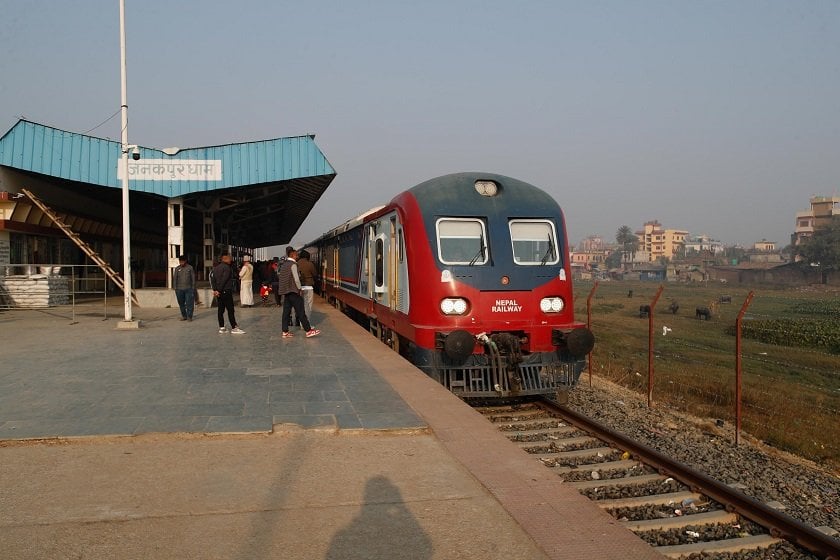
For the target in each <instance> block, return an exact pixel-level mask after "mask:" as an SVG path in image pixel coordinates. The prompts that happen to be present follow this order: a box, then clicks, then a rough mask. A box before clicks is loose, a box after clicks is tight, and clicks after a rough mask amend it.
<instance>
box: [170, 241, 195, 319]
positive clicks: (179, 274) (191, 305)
mask: <svg viewBox="0 0 840 560" xmlns="http://www.w3.org/2000/svg"><path fill="white" fill-rule="evenodd" d="M172 288H173V289H174V290H175V299H177V300H178V307H179V308H180V309H181V320H182V321H192V320H193V310H194V309H195V270H194V269H193V267H192V266H191V265H190V263H188V262H187V257H186V255H179V256H178V266H176V267H175V268H174V269H173V270H172Z"/></svg>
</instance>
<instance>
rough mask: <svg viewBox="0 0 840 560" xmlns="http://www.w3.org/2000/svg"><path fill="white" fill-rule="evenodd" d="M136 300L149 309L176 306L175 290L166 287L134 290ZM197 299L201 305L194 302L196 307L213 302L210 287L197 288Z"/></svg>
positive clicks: (207, 305) (205, 305)
mask: <svg viewBox="0 0 840 560" xmlns="http://www.w3.org/2000/svg"><path fill="white" fill-rule="evenodd" d="M134 293H135V294H137V301H138V302H139V303H140V307H147V308H150V309H163V308H165V307H173V308H175V309H177V308H178V300H176V299H175V290H168V289H166V288H143V289H140V290H135V291H134ZM198 299H199V300H200V301H201V305H200V306H199V305H198V302H196V307H210V304H211V303H212V302H213V291H212V290H211V289H210V288H198Z"/></svg>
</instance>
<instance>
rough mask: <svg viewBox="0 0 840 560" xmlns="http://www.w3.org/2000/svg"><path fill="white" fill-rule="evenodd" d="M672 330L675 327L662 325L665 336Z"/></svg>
mask: <svg viewBox="0 0 840 560" xmlns="http://www.w3.org/2000/svg"><path fill="white" fill-rule="evenodd" d="M672 330H673V329H671V327H666V326H664V325H663V326H662V336H665V335H666V334H668V333H669V332H671V331H672Z"/></svg>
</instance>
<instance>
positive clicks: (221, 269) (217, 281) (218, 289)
mask: <svg viewBox="0 0 840 560" xmlns="http://www.w3.org/2000/svg"><path fill="white" fill-rule="evenodd" d="M230 263H231V257H230V255H229V254H227V253H222V256H221V258H220V259H219V264H217V265H216V266H214V267H213V275H212V276H211V277H210V286H211V287H212V288H213V295H214V296H216V299H217V301H218V304H217V305H218V313H219V334H222V333H226V332H227V329H226V328H225V310H227V314H228V320H229V321H230V332H231V333H232V334H245V331H243V330H242V329H240V328H239V325H238V324H237V323H236V315H235V314H234V312H233V288H234V285H235V284H236V275H235V273H234V271H233V267H232V266H231V264H230Z"/></svg>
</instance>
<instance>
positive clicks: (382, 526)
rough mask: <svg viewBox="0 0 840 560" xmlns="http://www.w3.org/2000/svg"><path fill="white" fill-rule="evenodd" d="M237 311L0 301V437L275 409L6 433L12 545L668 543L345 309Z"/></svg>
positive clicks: (576, 546)
mask: <svg viewBox="0 0 840 560" xmlns="http://www.w3.org/2000/svg"><path fill="white" fill-rule="evenodd" d="M237 312H238V316H239V319H240V324H241V326H242V327H243V328H244V329H245V330H246V331H247V334H245V335H241V336H236V335H231V334H225V335H219V334H217V332H216V330H217V327H216V323H215V310H202V312H201V313H202V314H201V316H200V317H198V318H197V319H196V320H195V321H193V322H192V323H186V322H180V321H177V318H176V316H177V312H176V311H173V310H161V311H149V310H138V312H137V313H138V316H140V318H141V319H142V320H143V323H144V328H143V329H141V330H140V331H139V332H122V331H120V332H117V331H115V330H114V325H115V322H116V320H117V319H119V318H116V319H112V320H110V321H101V320H99V319H95V318H92V317H89V316H84V317H81V318H80V319H79V323H78V324H75V325H68V320H67V317H66V315H62V314H61V311H60V310H59V311H50V312H47V313H41V312H35V313H37V314H32V313H33V312H27V313H29V314H31V315H28V316H21V315H19V313H20V312H12V313H7V314H0V341H2V344H3V345H4V364H5V365H6V366H10V367H4V368H3V370H2V373H0V439H8V438H27V437H30V438H31V437H45V436H50V435H66V436H73V435H97V434H114V433H118V434H144V433H147V432H204V433H207V432H267V431H268V430H269V429H270V427H271V424H272V423H277V424H278V426H276V433H275V434H273V435H268V434H259V433H258V434H256V435H255V434H250V435H242V436H231V435H220V436H217V437H211V438H209V439H208V437H207V436H199V435H189V436H184V435H180V436H165V435H141V436H140V437H136V438H117V439H114V438H104V439H103V438H99V439H93V440H91V439H89V438H85V439H83V440H80V443H78V444H72V443H71V444H70V445H58V446H52V445H20V444H8V443H7V444H0V454H2V460H0V480H2V482H0V503H2V504H3V505H4V507H3V508H0V509H2V510H3V513H0V548H2V549H3V550H6V551H10V552H11V556H9V557H10V558H29V557H39V558H66V557H74V558H77V557H78V558H110V557H117V556H114V554H118V556H119V557H121V558H190V557H192V558H313V559H314V558H328V559H333V558H377V559H378V558H382V559H384V558H417V559H421V558H499V559H509V558H556V559H559V558H568V559H577V558H604V559H612V558H615V559H619V558H621V559H624V558H659V556H658V555H657V554H656V553H655V552H653V550H652V549H650V548H649V547H647V546H646V545H644V543H642V542H641V541H640V540H638V539H637V538H636V537H635V536H634V535H632V533H630V532H629V531H626V530H625V529H623V528H622V527H620V526H619V525H618V523H617V522H615V521H614V520H613V519H612V518H610V517H609V516H607V515H606V514H605V513H603V512H601V511H600V510H599V509H598V508H596V507H595V506H594V505H593V504H591V503H590V502H589V501H588V500H586V499H585V498H583V497H582V496H580V495H579V494H578V493H577V492H576V491H574V490H573V489H571V488H568V487H567V486H566V485H564V484H563V483H562V482H560V480H559V479H558V478H557V477H556V476H555V475H554V474H552V473H551V472H550V471H549V469H546V468H544V467H542V466H541V465H540V464H539V463H538V462H537V461H534V460H533V459H531V458H529V457H528V456H527V454H524V453H523V452H522V451H521V450H520V449H519V448H518V447H517V446H515V445H513V444H511V443H510V442H507V440H506V439H505V438H504V437H503V436H502V435H501V434H499V433H498V432H497V431H496V430H495V428H493V426H491V425H490V424H489V423H487V422H486V421H485V420H483V419H482V418H481V416H480V415H479V414H478V413H476V412H475V411H473V410H471V409H469V408H468V407H465V406H464V405H463V404H462V403H461V402H460V401H459V400H458V399H457V398H455V397H454V396H453V395H451V394H449V393H448V392H447V391H446V390H444V389H443V388H442V387H441V386H439V385H438V384H437V383H435V382H433V381H431V380H430V379H429V378H427V377H425V376H423V375H422V374H419V373H418V372H417V370H416V369H414V368H412V367H411V366H410V364H407V363H406V362H405V361H404V360H402V358H400V357H399V356H397V355H396V354H394V353H393V352H391V351H390V350H389V349H387V348H386V347H385V346H384V345H382V344H380V343H379V342H378V341H376V340H375V339H373V338H372V337H370V335H368V334H367V333H365V332H364V331H362V330H361V329H359V328H358V327H356V326H355V325H354V324H353V323H352V322H350V321H349V319H347V318H346V317H344V316H343V315H341V314H339V313H338V312H336V311H335V310H333V309H331V308H329V307H326V306H324V305H317V304H316V313H315V322H316V323H317V324H318V326H319V327H323V330H324V331H325V332H324V335H322V337H320V338H316V339H311V340H305V339H303V338H302V337H300V336H298V337H296V338H294V339H292V340H281V339H280V337H279V327H278V324H279V313H277V310H275V309H259V308H257V309H245V310H241V311H240V310H239V309H237ZM39 315H40V316H39ZM44 340H50V341H51V343H50V344H46V343H45V342H43V341H44ZM7 350H11V351H10V352H7ZM10 393H11V396H9V395H10ZM283 423H286V424H285V425H282V424H283ZM295 426H302V427H304V428H314V429H300V428H297V427H295ZM379 428H386V430H384V431H383V430H379ZM342 434H343V436H342ZM375 434H379V435H375ZM336 436H338V437H336ZM91 481H92V482H95V484H94V483H91ZM354 513H355V517H354Z"/></svg>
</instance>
